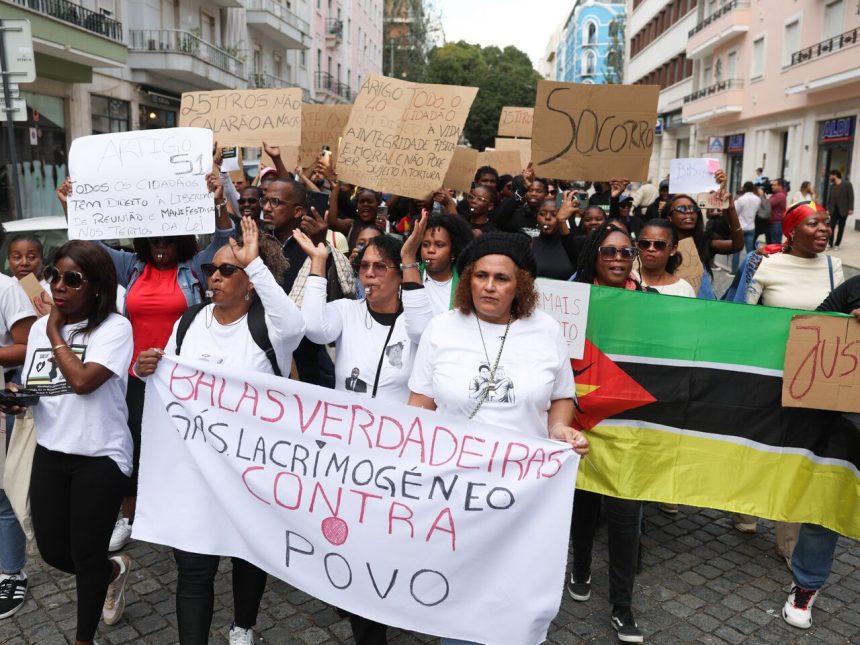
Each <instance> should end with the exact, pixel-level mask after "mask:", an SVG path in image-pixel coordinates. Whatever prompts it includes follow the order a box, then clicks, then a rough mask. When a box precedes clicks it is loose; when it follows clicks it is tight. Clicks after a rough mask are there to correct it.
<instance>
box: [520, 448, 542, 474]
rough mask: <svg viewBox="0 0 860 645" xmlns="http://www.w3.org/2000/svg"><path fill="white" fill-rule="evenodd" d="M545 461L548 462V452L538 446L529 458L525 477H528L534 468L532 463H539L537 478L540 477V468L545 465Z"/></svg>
mask: <svg viewBox="0 0 860 645" xmlns="http://www.w3.org/2000/svg"><path fill="white" fill-rule="evenodd" d="M545 462H546V452H544V449H543V448H538V449H537V450H535V451H534V454H533V455H532V456H531V458H530V459H529V463H528V465H527V466H526V472H525V473H524V474H523V479H525V478H526V477H528V476H529V471H530V470H531V468H532V464H535V463H537V465H538V469H537V472H536V473H535V479H540V469H541V468H542V467H543V465H544V463H545Z"/></svg>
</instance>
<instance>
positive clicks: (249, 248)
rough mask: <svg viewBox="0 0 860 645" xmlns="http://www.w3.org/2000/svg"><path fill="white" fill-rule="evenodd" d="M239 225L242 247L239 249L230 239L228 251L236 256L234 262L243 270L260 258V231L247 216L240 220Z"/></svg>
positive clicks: (234, 241)
mask: <svg viewBox="0 0 860 645" xmlns="http://www.w3.org/2000/svg"><path fill="white" fill-rule="evenodd" d="M239 225H240V226H241V227H242V238H243V245H242V246H241V247H240V246H239V244H238V243H237V242H236V240H234V239H233V238H232V237H231V238H230V249H231V250H232V251H233V255H235V256H236V261H237V262H238V263H239V264H240V265H241V266H242V268H245V267H246V266H248V265H249V264H251V262H252V261H253V260H254V259H255V258H257V257H259V256H260V229H259V227H258V226H257V224H256V223H255V222H254V220H252V219H251V218H250V217H247V216H246V217H243V218H242V221H241V222H239Z"/></svg>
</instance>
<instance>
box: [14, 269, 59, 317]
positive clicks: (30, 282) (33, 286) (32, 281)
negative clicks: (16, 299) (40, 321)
mask: <svg viewBox="0 0 860 645" xmlns="http://www.w3.org/2000/svg"><path fill="white" fill-rule="evenodd" d="M18 283H19V284H20V285H21V288H22V289H23V290H24V293H26V294H27V300H29V301H30V302H33V301H34V300H36V299H39V300H41V301H42V302H46V301H47V302H52V299H51V294H50V293H48V292H47V291H45V290H44V289H43V288H42V285H41V284H40V283H39V280H38V279H37V278H36V276H35V275H33V274H32V273H28V274H27V275H25V276H24V277H23V278H21V279H20V280H18ZM33 308H34V310H35V311H36V316H37V317H38V318H41V317H42V316H43V315H44V314H41V313H39V310H38V309H36V308H35V305H34V306H33Z"/></svg>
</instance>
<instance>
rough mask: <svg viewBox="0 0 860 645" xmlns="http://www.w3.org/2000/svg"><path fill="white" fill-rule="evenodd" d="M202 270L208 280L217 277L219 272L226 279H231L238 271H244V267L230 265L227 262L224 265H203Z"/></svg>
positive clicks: (209, 263) (208, 263)
mask: <svg viewBox="0 0 860 645" xmlns="http://www.w3.org/2000/svg"><path fill="white" fill-rule="evenodd" d="M200 268H201V269H202V270H203V274H204V275H205V276H206V277H207V278H211V277H212V276H213V275H215V272H216V271H217V272H218V273H220V274H221V275H222V276H224V277H225V278H229V277H230V276H231V275H233V274H234V273H236V271H244V270H245V269H243V268H242V267H237V266H236V265H235V264H229V263H227V262H225V263H224V264H212V263H211V262H207V263H206V264H201V265H200Z"/></svg>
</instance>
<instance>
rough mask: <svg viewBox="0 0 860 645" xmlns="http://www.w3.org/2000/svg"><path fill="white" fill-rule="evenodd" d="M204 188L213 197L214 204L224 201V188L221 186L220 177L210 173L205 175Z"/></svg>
mask: <svg viewBox="0 0 860 645" xmlns="http://www.w3.org/2000/svg"><path fill="white" fill-rule="evenodd" d="M206 188H208V189H209V192H210V193H212V194H213V195H214V196H215V201H216V202H220V201H221V200H222V199H224V186H223V185H222V184H221V177H219V176H218V175H216V174H215V173H211V172H210V173H208V174H207V175H206Z"/></svg>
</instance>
